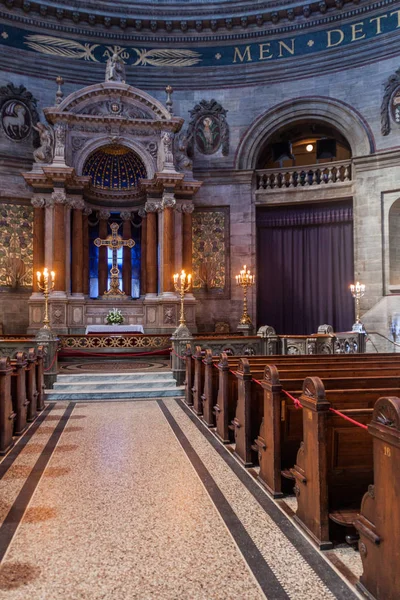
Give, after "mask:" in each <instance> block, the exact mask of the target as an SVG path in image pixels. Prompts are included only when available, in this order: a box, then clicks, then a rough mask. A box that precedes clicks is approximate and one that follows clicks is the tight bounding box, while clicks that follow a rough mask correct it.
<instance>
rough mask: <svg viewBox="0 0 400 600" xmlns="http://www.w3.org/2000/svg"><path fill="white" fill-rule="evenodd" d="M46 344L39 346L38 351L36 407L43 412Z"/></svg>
mask: <svg viewBox="0 0 400 600" xmlns="http://www.w3.org/2000/svg"><path fill="white" fill-rule="evenodd" d="M44 355H45V351H44V346H38V347H37V351H36V388H37V400H36V409H37V410H38V412H41V411H42V410H43V409H44V390H45V385H44Z"/></svg>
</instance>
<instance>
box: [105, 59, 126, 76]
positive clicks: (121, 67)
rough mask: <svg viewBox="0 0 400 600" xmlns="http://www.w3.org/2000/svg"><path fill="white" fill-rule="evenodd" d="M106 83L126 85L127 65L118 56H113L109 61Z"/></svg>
mask: <svg viewBox="0 0 400 600" xmlns="http://www.w3.org/2000/svg"><path fill="white" fill-rule="evenodd" d="M106 81H119V82H121V83H125V63H124V61H123V60H122V58H121V57H120V56H118V54H113V55H112V56H111V57H110V58H109V59H108V60H107V65H106Z"/></svg>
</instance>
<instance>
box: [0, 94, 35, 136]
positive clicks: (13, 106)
mask: <svg viewBox="0 0 400 600" xmlns="http://www.w3.org/2000/svg"><path fill="white" fill-rule="evenodd" d="M0 120H1V126H2V129H3V131H4V133H5V134H6V136H7V137H8V138H9V139H10V140H12V141H13V142H22V141H23V140H25V139H26V138H27V137H28V136H29V134H30V133H31V131H32V127H33V126H34V125H36V123H37V122H38V121H39V115H38V112H37V106H36V100H35V98H34V97H33V96H32V94H31V93H30V92H28V91H27V90H26V88H24V86H23V85H20V86H19V87H15V86H14V85H13V84H12V83H9V84H7V85H6V86H4V87H2V88H0Z"/></svg>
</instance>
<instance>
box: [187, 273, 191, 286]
mask: <svg viewBox="0 0 400 600" xmlns="http://www.w3.org/2000/svg"><path fill="white" fill-rule="evenodd" d="M191 281H192V276H191V274H190V273H189V275H188V284H189V285H190V282H191Z"/></svg>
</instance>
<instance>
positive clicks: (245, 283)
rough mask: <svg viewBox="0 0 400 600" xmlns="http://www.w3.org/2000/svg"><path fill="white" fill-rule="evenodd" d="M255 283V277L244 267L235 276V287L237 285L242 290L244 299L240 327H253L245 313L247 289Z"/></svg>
mask: <svg viewBox="0 0 400 600" xmlns="http://www.w3.org/2000/svg"><path fill="white" fill-rule="evenodd" d="M255 282H256V279H255V275H252V274H251V273H250V269H247V267H246V265H244V266H243V269H242V270H241V271H240V273H239V275H236V285H239V286H240V287H242V288H243V292H244V297H243V314H242V318H241V319H240V323H239V327H240V326H247V327H253V324H252V322H251V319H250V315H249V313H248V312H247V289H248V288H249V287H251V286H252V285H254V284H255Z"/></svg>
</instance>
